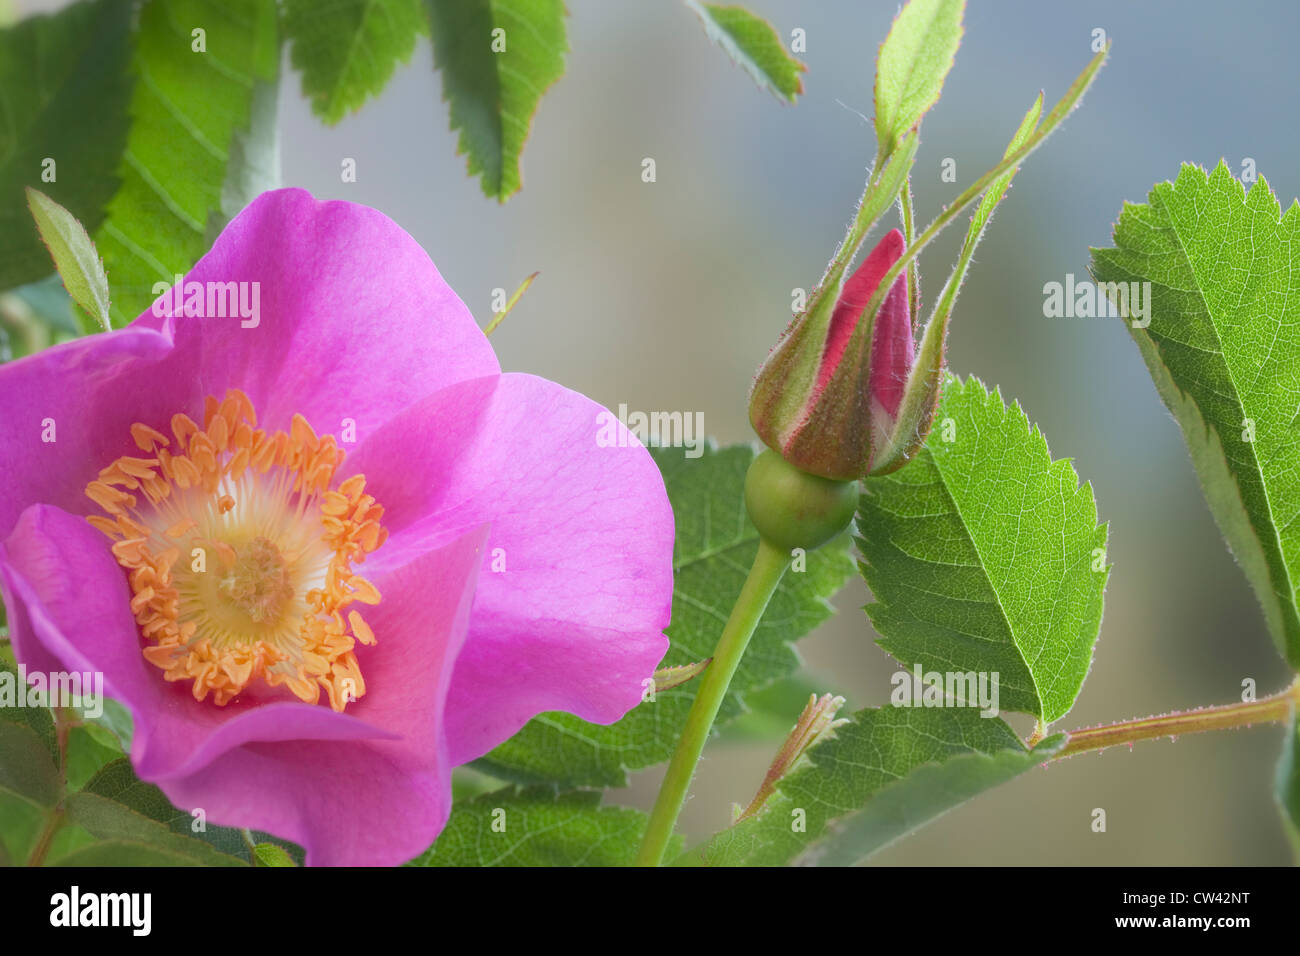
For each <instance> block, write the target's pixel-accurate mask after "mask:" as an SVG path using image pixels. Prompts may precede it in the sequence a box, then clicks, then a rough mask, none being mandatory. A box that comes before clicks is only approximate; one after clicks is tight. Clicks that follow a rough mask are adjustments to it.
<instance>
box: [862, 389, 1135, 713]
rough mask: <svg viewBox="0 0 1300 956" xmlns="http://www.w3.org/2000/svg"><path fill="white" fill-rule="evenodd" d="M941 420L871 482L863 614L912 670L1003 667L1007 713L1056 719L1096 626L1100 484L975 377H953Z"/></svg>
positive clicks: (1102, 537) (1103, 570)
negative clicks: (917, 446)
mask: <svg viewBox="0 0 1300 956" xmlns="http://www.w3.org/2000/svg"><path fill="white" fill-rule="evenodd" d="M935 419H936V422H937V423H938V424H937V426H936V428H935V430H934V431H933V432H931V434H930V437H929V439H928V440H927V442H926V444H925V446H924V447H923V448H922V449H921V451H920V452H919V453H918V454H917V456H916V457H915V458H914V459H913V460H912V461H911V462H910V463H909V464H908V465H907V466H906V467H904V468H902V469H901V470H899V471H896V472H894V473H893V474H890V475H885V476H883V477H879V478H869V479H867V480H866V482H864V494H863V496H862V501H861V505H860V508H859V510H858V518H857V529H858V535H859V537H858V549H859V551H860V553H861V554H862V557H863V561H862V566H861V567H862V575H863V577H864V578H866V581H867V584H868V585H870V587H871V592H872V594H873V596H874V597H875V600H876V603H874V604H870V605H868V606H867V613H868V614H869V615H870V617H871V621H872V623H873V624H874V625H875V628H876V630H877V631H878V632H879V633H880V635H881V637H880V641H879V643H880V646H881V647H883V648H884V649H885V650H886V651H888V652H889V653H890V654H892V655H893V656H894V657H896V658H897V659H898V660H899V661H901V662H902V663H904V664H905V665H907V666H908V667H912V666H915V665H920V666H921V667H922V668H923V670H924V671H926V672H929V671H938V672H959V673H969V672H971V671H974V672H977V673H988V674H994V673H996V674H997V675H998V686H999V698H1000V700H999V706H1000V708H1001V709H1002V710H1015V711H1021V712H1023V713H1028V714H1033V715H1035V716H1037V717H1038V718H1039V719H1040V720H1041V721H1042V722H1044V723H1051V722H1052V721H1054V720H1057V719H1058V718H1060V717H1061V716H1063V715H1064V714H1065V713H1066V712H1067V711H1068V710H1069V709H1070V707H1071V705H1072V704H1073V703H1074V699H1075V697H1076V696H1077V695H1078V693H1079V688H1080V687H1082V685H1083V680H1084V678H1085V677H1086V676H1087V673H1088V668H1089V666H1090V665H1091V662H1092V648H1093V645H1094V644H1095V643H1096V640H1097V632H1098V629H1099V628H1100V626H1101V611H1102V592H1103V591H1104V589H1105V584H1106V578H1107V576H1108V574H1109V568H1108V567H1107V566H1106V565H1105V547H1106V530H1107V529H1106V526H1105V525H1101V526H1098V524H1097V507H1096V504H1095V502H1094V501H1093V496H1092V488H1091V486H1090V485H1087V484H1084V485H1083V486H1082V487H1080V485H1079V479H1078V476H1077V475H1076V474H1075V472H1074V469H1073V468H1072V467H1071V466H1070V462H1069V460H1068V459H1066V460H1060V461H1053V460H1052V458H1051V455H1050V454H1049V452H1048V450H1047V442H1046V440H1045V439H1044V438H1043V435H1042V433H1041V432H1039V431H1038V429H1037V427H1033V428H1031V427H1030V424H1029V421H1028V419H1027V418H1026V417H1025V413H1024V412H1023V411H1022V410H1021V409H1020V406H1019V405H1018V404H1015V403H1013V404H1012V405H1011V406H1010V407H1008V406H1006V405H1004V404H1003V401H1002V396H1001V395H1000V394H999V393H998V391H997V390H996V389H995V390H994V391H993V392H992V393H989V392H987V391H986V390H985V388H984V386H983V384H982V383H980V382H979V380H978V379H975V378H973V377H972V378H968V379H967V380H966V381H965V382H964V383H963V382H961V381H960V380H959V379H957V378H955V377H949V379H948V382H947V384H946V385H945V387H944V393H943V398H942V399H941V401H940V406H939V411H938V413H937V415H936V416H935ZM947 420H950V421H947ZM946 435H950V436H951V437H952V439H953V440H952V441H946V440H945V436H946ZM1094 568H1096V570H1094Z"/></svg>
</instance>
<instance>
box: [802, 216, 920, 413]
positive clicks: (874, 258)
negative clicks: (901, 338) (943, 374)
mask: <svg viewBox="0 0 1300 956" xmlns="http://www.w3.org/2000/svg"><path fill="white" fill-rule="evenodd" d="M902 255H903V234H902V233H901V232H899V231H898V230H897V229H891V230H890V231H889V232H888V233H887V234H886V235H885V237H884V238H883V239H881V240H880V242H878V243H876V248H874V249H872V250H871V252H870V253H868V255H867V257H866V258H865V259H863V260H862V264H861V265H860V266H858V268H857V269H856V270H855V271H854V273H853V275H851V276H850V277H849V281H848V282H846V283H844V291H843V292H841V293H840V299H839V301H838V302H836V303H835V312H834V313H833V314H832V315H831V328H830V333H829V334H828V335H827V337H826V351H825V352H824V353H823V355H822V366H821V372H820V374H819V375H818V376H817V390H818V391H821V390H822V389H823V388H825V387H826V385H827V383H829V382H830V380H831V375H832V374H834V372H835V369H836V368H837V367H838V366H839V364H840V360H841V358H842V357H843V355H844V349H845V347H846V346H847V345H848V344H849V339H851V338H852V337H853V330H854V329H856V328H857V327H858V320H859V318H860V317H861V315H862V310H863V309H865V308H866V307H867V303H868V302H870V301H871V296H872V295H873V294H874V293H875V291H876V286H878V285H880V280H881V279H883V278H884V276H885V273H886V272H888V271H889V268H890V266H892V265H893V264H894V263H895V262H897V261H898V260H899V259H900V258H901V257H902ZM898 278H899V279H903V284H902V289H903V311H904V313H906V311H907V282H906V279H904V277H903V276H902V275H900V276H899V277H898ZM899 288H900V286H899V282H898V280H895V281H894V287H893V288H892V289H890V290H889V296H888V297H887V298H886V300H885V302H884V303H883V304H882V305H881V307H880V315H879V316H878V317H877V318H876V333H875V336H874V338H875V341H877V342H879V341H880V331H879V327H880V320H881V319H882V318H884V316H885V310H886V309H887V308H888V307H889V304H890V300H891V299H893V298H894V294H895V293H896V292H898V290H899ZM909 338H910V332H909ZM908 355H909V356H910V355H911V353H910V352H909V353H908ZM873 366H874V362H873ZM903 374H904V375H906V374H907V373H906V372H904V373H903ZM872 391H873V392H874V388H873V389H872Z"/></svg>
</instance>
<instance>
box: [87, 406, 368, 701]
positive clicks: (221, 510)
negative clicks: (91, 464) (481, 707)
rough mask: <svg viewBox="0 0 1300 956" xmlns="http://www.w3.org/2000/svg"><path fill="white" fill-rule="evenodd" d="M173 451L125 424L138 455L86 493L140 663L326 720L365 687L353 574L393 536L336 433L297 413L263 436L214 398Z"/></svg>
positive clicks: (181, 425)
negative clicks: (345, 474)
mask: <svg viewBox="0 0 1300 956" xmlns="http://www.w3.org/2000/svg"><path fill="white" fill-rule="evenodd" d="M171 429H172V433H173V435H174V436H175V441H174V442H173V441H171V440H169V439H168V438H167V437H166V436H165V435H163V434H162V433H161V432H158V431H156V430H154V429H153V428H150V427H149V426H148V425H143V424H139V423H137V424H135V425H132V426H131V437H132V439H134V441H135V443H136V446H137V447H139V448H140V449H141V450H142V451H143V452H144V453H145V454H146V455H149V456H152V457H147V458H136V457H129V456H127V457H123V458H119V459H117V460H116V461H115V462H113V463H112V464H111V465H109V466H108V467H107V468H105V469H103V470H102V471H101V472H100V473H99V477H98V479H96V480H95V481H92V482H91V483H90V484H89V485H87V486H86V495H87V497H89V498H90V499H91V500H92V501H94V502H95V504H97V505H98V506H99V507H100V508H101V509H103V511H104V514H102V515H91V516H90V517H89V518H87V520H88V521H89V522H90V523H91V524H92V525H94V526H95V527H96V528H98V529H99V530H100V531H103V532H104V533H105V534H107V535H108V536H109V537H110V538H112V539H113V542H114V543H113V555H114V556H115V557H116V558H117V561H118V563H119V564H121V565H122V567H124V568H126V569H127V570H128V571H130V576H129V580H130V585H131V592H132V597H131V611H132V613H133V614H134V615H135V619H136V622H137V623H138V624H139V625H140V632H141V634H142V635H143V636H144V638H145V641H146V645H145V647H144V651H143V653H144V657H145V659H146V660H147V661H149V662H150V663H151V664H153V665H155V666H156V667H158V668H160V669H161V670H162V671H163V676H164V677H165V678H166V679H167V680H169V681H182V680H185V681H191V682H192V687H193V693H194V697H195V699H196V700H204V699H206V698H207V697H208V695H209V694H210V695H211V696H212V699H213V701H214V702H216V703H217V704H221V705H224V704H227V703H229V702H230V701H231V700H233V699H234V698H235V697H237V696H238V695H239V694H241V693H242V692H244V691H245V689H247V688H249V687H250V686H251V685H254V684H258V683H260V684H262V685H265V686H266V687H271V688H276V687H281V686H283V687H285V688H287V689H288V690H289V691H292V692H293V694H295V695H296V696H297V697H298V698H299V699H301V700H304V701H306V702H307V703H311V704H315V703H318V702H319V701H320V692H321V690H324V691H325V693H326V695H327V696H328V698H329V702H330V705H331V706H332V707H333V708H334V709H335V710H340V711H341V710H343V708H344V707H345V706H346V705H347V704H348V703H349V702H351V701H353V700H356V699H357V698H359V697H361V696H362V695H363V694H364V693H365V690H366V685H365V681H364V680H363V679H362V677H361V669H360V666H359V665H358V663H357V658H356V653H355V647H356V644H357V642H360V643H362V644H373V643H374V642H375V635H374V633H373V632H372V631H371V630H370V626H369V625H368V624H366V622H365V620H364V619H363V618H362V617H361V615H360V614H359V613H357V611H355V610H351V609H349V608H350V605H352V604H354V603H360V604H369V605H374V604H378V603H379V592H378V591H377V590H376V589H375V587H374V585H373V584H371V583H370V582H369V581H367V580H366V579H365V578H363V577H361V576H360V575H358V574H356V573H355V572H354V571H353V570H352V564H353V563H354V562H355V563H358V564H360V563H361V562H363V561H364V560H365V558H366V555H367V554H369V553H371V552H373V551H374V550H375V549H376V548H378V547H379V546H380V545H381V544H383V543H384V540H385V539H386V538H387V537H388V532H387V530H386V529H385V528H384V527H383V525H382V524H380V518H381V517H382V516H383V513H384V509H383V508H382V507H381V506H380V505H378V504H376V503H375V499H374V498H373V497H372V496H370V495H368V494H366V493H365V485H366V479H365V477H364V476H363V475H353V476H352V477H351V478H349V479H348V480H347V481H344V482H343V483H342V484H340V485H339V486H338V488H334V489H331V488H330V485H331V483H332V482H333V480H334V476H335V474H336V473H337V471H338V468H339V465H340V464H341V463H342V461H343V452H342V451H341V450H340V449H339V447H338V446H337V445H336V444H335V442H334V438H333V437H332V436H329V435H326V436H325V437H324V438H320V437H317V435H316V433H315V432H314V431H313V430H312V428H311V426H310V425H309V424H308V423H307V420H306V419H305V418H303V417H302V416H301V415H294V417H293V423H292V425H291V426H290V430H289V431H288V432H287V433H286V432H282V431H277V432H269V433H268V432H266V431H264V430H262V429H259V428H257V416H256V413H255V412H254V410H253V405H252V403H251V402H250V401H249V400H248V397H247V396H246V395H244V393H243V392H240V391H237V390H234V389H232V390H230V391H228V392H227V393H226V397H225V399H224V400H223V401H221V402H218V401H217V400H216V399H215V398H213V397H211V396H209V397H208V399H207V401H206V403H205V408H204V415H203V427H202V428H200V427H199V426H198V425H197V424H195V422H194V421H193V420H192V419H190V418H189V417H188V416H186V415H183V414H177V415H174V416H172V420H171Z"/></svg>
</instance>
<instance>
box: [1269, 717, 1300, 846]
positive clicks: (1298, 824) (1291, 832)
mask: <svg viewBox="0 0 1300 956" xmlns="http://www.w3.org/2000/svg"><path fill="white" fill-rule="evenodd" d="M1297 754H1300V714H1297V713H1296V711H1295V709H1294V708H1293V709H1292V713H1291V720H1290V722H1289V723H1288V725H1287V732H1286V740H1285V741H1284V742H1283V744H1282V757H1281V759H1279V760H1278V763H1277V776H1276V779H1275V785H1274V788H1273V794H1274V796H1275V797H1276V798H1277V806H1278V810H1279V811H1281V814H1282V826H1283V828H1284V829H1285V830H1286V835H1287V837H1288V838H1289V839H1290V841H1291V850H1292V852H1293V853H1295V857H1296V861H1297V862H1300V759H1297Z"/></svg>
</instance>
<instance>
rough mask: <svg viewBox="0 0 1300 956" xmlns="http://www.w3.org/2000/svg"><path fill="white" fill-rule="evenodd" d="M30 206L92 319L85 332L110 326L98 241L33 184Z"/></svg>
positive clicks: (29, 191) (65, 276) (68, 284)
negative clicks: (97, 250) (95, 242)
mask: <svg viewBox="0 0 1300 956" xmlns="http://www.w3.org/2000/svg"><path fill="white" fill-rule="evenodd" d="M27 205H28V207H29V208H30V209H31V211H32V218H33V219H35V220H36V229H37V231H38V232H39V233H40V234H41V239H42V240H43V241H44V242H45V245H46V248H48V249H49V250H50V257H51V258H52V259H53V260H54V267H55V269H57V270H58V273H59V278H61V279H62V280H63V286H64V288H65V289H67V290H68V295H70V296H72V300H73V301H74V302H76V303H77V305H79V306H81V307H82V308H83V309H84V310H85V311H86V315H88V316H89V317H90V318H91V320H92V321H93V325H92V326H89V327H87V328H86V329H85V331H88V332H89V331H98V330H99V329H103V330H107V329H109V328H111V327H112V326H111V322H110V321H109V316H108V308H109V294H108V276H106V275H105V274H104V263H103V262H101V261H100V259H99V254H98V253H96V252H95V244H94V243H93V242H92V241H91V239H90V235H89V234H88V233H87V232H86V227H85V226H83V225H82V224H81V223H79V222H77V217H76V216H74V215H73V214H72V213H70V212H68V210H66V209H64V208H63V207H62V206H60V205H59V204H58V203H56V202H55V201H54V200H53V199H51V198H50V197H49V196H47V195H45V194H44V193H43V192H40V191H39V190H36V189H32V188H31V187H30V186H29V187H28V188H27Z"/></svg>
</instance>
